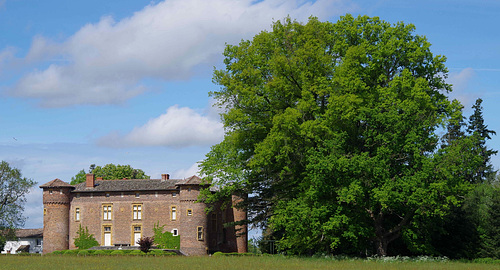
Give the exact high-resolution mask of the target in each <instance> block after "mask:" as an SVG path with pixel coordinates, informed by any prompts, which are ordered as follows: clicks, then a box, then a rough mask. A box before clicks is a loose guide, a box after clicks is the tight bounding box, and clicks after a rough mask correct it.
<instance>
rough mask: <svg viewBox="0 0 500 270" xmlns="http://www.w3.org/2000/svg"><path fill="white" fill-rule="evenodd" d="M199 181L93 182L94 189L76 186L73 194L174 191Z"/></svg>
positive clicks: (194, 179)
mask: <svg viewBox="0 0 500 270" xmlns="http://www.w3.org/2000/svg"><path fill="white" fill-rule="evenodd" d="M200 183H201V179H200V178H199V177H197V176H191V177H189V178H186V179H167V180H162V179H123V180H95V182H94V184H95V185H94V187H93V188H88V187H86V183H85V182H84V183H80V184H76V185H75V186H74V187H75V189H74V190H73V192H105V191H148V190H151V191H152V190H175V189H177V186H179V185H199V184H200Z"/></svg>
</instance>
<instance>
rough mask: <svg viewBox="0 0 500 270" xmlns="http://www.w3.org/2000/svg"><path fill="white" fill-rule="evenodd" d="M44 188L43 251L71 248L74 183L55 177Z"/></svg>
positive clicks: (42, 186)
mask: <svg viewBox="0 0 500 270" xmlns="http://www.w3.org/2000/svg"><path fill="white" fill-rule="evenodd" d="M40 188H41V189H43V242H44V243H43V253H44V254H47V253H51V252H53V251H55V250H65V249H69V209H70V192H71V190H72V189H73V188H74V187H73V186H72V185H70V184H68V183H66V182H63V181H61V180H60V179H54V180H52V181H50V182H48V183H46V184H43V185H41V186H40Z"/></svg>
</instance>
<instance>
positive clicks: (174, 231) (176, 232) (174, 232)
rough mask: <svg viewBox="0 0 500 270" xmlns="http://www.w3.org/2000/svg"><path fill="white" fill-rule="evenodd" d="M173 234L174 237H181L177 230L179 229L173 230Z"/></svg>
mask: <svg viewBox="0 0 500 270" xmlns="http://www.w3.org/2000/svg"><path fill="white" fill-rule="evenodd" d="M171 233H172V235H173V236H177V235H179V230H177V229H172V232H171Z"/></svg>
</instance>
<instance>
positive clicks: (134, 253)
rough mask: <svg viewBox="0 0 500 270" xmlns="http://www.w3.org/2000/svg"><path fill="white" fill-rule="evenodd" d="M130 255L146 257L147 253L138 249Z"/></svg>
mask: <svg viewBox="0 0 500 270" xmlns="http://www.w3.org/2000/svg"><path fill="white" fill-rule="evenodd" d="M129 254H130V255H135V256H142V255H146V253H144V252H142V251H140V250H138V249H136V250H132V251H131V252H130V253H129Z"/></svg>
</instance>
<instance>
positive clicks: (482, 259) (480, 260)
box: [474, 258, 500, 264]
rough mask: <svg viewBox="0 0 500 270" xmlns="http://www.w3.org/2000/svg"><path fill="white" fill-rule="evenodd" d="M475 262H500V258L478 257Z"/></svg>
mask: <svg viewBox="0 0 500 270" xmlns="http://www.w3.org/2000/svg"><path fill="white" fill-rule="evenodd" d="M474 262H475V263H494V264H500V260H495V259H493V258H478V259H475V260H474Z"/></svg>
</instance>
